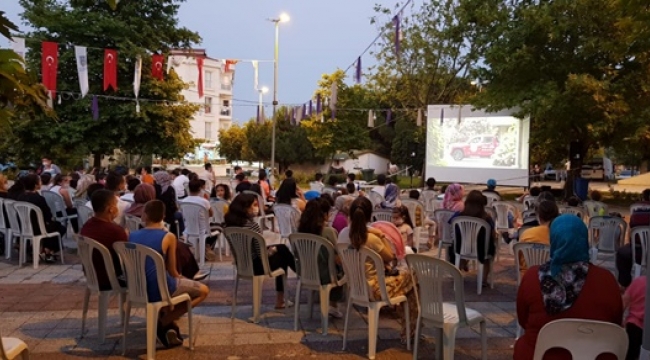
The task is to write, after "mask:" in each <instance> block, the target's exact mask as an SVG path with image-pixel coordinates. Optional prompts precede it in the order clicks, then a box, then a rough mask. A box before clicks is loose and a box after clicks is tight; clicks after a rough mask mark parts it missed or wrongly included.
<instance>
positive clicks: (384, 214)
mask: <svg viewBox="0 0 650 360" xmlns="http://www.w3.org/2000/svg"><path fill="white" fill-rule="evenodd" d="M371 219H372V222H375V221H387V222H393V212H392V211H386V210H375V211H373V212H372V217H371Z"/></svg>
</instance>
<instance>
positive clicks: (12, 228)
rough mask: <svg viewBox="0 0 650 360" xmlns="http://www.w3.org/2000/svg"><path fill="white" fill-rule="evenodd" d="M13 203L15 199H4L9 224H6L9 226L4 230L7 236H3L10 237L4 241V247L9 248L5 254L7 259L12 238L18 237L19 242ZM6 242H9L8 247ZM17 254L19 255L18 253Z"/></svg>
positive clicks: (17, 222)
mask: <svg viewBox="0 0 650 360" xmlns="http://www.w3.org/2000/svg"><path fill="white" fill-rule="evenodd" d="M15 203H16V201H14V200H9V199H4V208H5V210H6V211H7V218H8V219H9V224H7V225H8V227H9V228H8V229H7V232H6V234H7V235H8V236H7V237H6V238H5V239H10V241H5V249H6V250H9V251H7V252H6V254H5V256H6V258H7V259H10V258H11V250H12V248H11V246H12V245H13V240H14V239H15V238H18V241H19V244H20V236H21V235H20V221H19V220H18V213H17V212H16V209H15V208H14V204H15ZM7 244H9V248H7ZM18 256H19V257H20V255H18Z"/></svg>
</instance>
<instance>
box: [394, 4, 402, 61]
mask: <svg viewBox="0 0 650 360" xmlns="http://www.w3.org/2000/svg"><path fill="white" fill-rule="evenodd" d="M393 24H394V25H395V56H396V57H397V58H398V59H399V50H400V32H401V30H400V19H399V14H398V15H395V16H394V17H393Z"/></svg>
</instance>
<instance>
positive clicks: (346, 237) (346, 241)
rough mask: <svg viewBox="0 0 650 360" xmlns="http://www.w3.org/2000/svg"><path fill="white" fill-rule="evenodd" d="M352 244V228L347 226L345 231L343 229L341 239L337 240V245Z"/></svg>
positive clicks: (340, 234)
mask: <svg viewBox="0 0 650 360" xmlns="http://www.w3.org/2000/svg"><path fill="white" fill-rule="evenodd" d="M349 243H350V227H349V226H346V227H344V228H343V229H341V232H340V233H339V237H338V239H337V240H336V244H337V245H341V244H349Z"/></svg>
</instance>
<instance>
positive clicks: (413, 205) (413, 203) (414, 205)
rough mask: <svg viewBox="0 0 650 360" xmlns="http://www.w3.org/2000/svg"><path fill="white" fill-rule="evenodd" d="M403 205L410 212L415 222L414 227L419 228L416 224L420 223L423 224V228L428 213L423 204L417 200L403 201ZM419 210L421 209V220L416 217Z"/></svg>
mask: <svg viewBox="0 0 650 360" xmlns="http://www.w3.org/2000/svg"><path fill="white" fill-rule="evenodd" d="M402 205H404V206H406V208H407V209H408V210H409V216H410V217H411V221H413V225H414V226H417V225H416V224H418V223H419V224H421V226H424V217H425V215H426V211H425V208H424V204H423V203H422V202H420V201H418V200H415V199H404V200H402ZM418 208H419V209H420V218H419V219H418V218H417V217H416V216H415V214H416V213H417V209H418Z"/></svg>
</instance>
